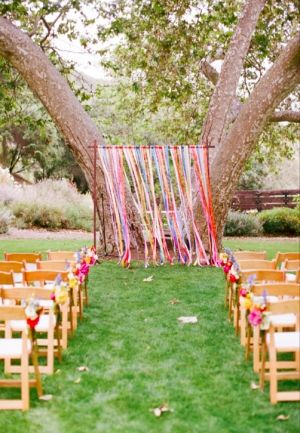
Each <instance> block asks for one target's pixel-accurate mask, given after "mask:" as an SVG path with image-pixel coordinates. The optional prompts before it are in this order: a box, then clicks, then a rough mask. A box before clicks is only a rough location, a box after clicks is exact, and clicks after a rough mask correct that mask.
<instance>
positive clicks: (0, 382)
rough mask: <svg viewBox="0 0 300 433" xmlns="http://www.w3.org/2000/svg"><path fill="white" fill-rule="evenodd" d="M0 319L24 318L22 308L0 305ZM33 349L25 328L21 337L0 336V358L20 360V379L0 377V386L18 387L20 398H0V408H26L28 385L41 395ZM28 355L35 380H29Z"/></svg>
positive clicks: (27, 404) (27, 407) (27, 406)
mask: <svg viewBox="0 0 300 433" xmlns="http://www.w3.org/2000/svg"><path fill="white" fill-rule="evenodd" d="M0 320H1V321H4V322H7V321H10V320H26V316H25V311H24V308H23V307H20V306H0ZM34 350H35V347H34V344H33V342H32V340H31V339H30V338H28V336H27V329H24V330H23V331H22V336H21V338H7V337H4V338H3V337H1V336H0V359H3V360H4V361H6V360H11V359H19V360H20V362H21V365H20V373H21V378H20V380H16V379H0V388H1V387H3V388H9V387H13V388H15V387H20V389H21V398H20V399H5V400H4V399H2V400H0V410H1V409H2V410H8V409H9V410H11V409H21V410H28V409H29V388H30V386H35V387H36V389H37V393H38V396H39V397H41V396H42V394H43V390H42V384H41V379H40V373H39V369H38V365H37V362H36V357H35V355H34ZM30 355H31V356H32V358H33V362H34V366H35V369H34V371H35V380H29V371H28V364H29V356H30Z"/></svg>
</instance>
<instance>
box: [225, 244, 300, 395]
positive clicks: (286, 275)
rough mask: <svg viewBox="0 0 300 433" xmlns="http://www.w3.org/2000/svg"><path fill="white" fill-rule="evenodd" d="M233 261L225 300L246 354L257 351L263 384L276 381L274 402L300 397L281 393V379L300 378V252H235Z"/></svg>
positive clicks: (272, 387)
mask: <svg viewBox="0 0 300 433" xmlns="http://www.w3.org/2000/svg"><path fill="white" fill-rule="evenodd" d="M232 261H234V264H233V266H232V269H233V271H231V269H230V270H229V271H228V272H227V273H225V275H226V283H225V304H226V305H227V306H228V316H229V319H230V320H232V321H233V324H234V327H235V332H236V335H239V336H240V341H241V344H242V345H243V346H244V347H245V355H246V358H247V359H248V358H249V356H250V352H251V351H252V353H253V369H254V371H255V372H257V373H259V375H260V386H261V388H263V387H264V383H265V380H266V379H267V380H270V400H271V403H277V402H278V401H287V400H292V401H293V400H300V392H298V391H278V383H279V381H280V380H287V379H296V378H297V379H300V334H299V320H300V319H299V310H300V281H299V269H300V253H278V254H277V255H276V258H275V259H274V260H266V252H264V251H260V252H255V251H238V252H234V253H233V254H232V256H231V254H229V258H228V262H229V265H230V266H231V262H232ZM225 266H226V264H224V263H223V268H224V271H226V268H225ZM227 270H228V269H227ZM262 318H263V320H262ZM249 319H251V320H250V321H251V322H252V326H251V324H250V323H249ZM253 325H254V326H253ZM265 327H266V328H268V329H264V328H265ZM282 352H292V353H293V359H292V360H289V361H286V360H282V356H281V355H279V354H280V353H282ZM277 355H279V356H277Z"/></svg>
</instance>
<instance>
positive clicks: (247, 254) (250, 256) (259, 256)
mask: <svg viewBox="0 0 300 433" xmlns="http://www.w3.org/2000/svg"><path fill="white" fill-rule="evenodd" d="M233 256H234V258H235V260H236V261H237V262H239V261H240V260H266V258H267V253H266V251H234V253H233Z"/></svg>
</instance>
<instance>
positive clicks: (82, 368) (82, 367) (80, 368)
mask: <svg viewBox="0 0 300 433" xmlns="http://www.w3.org/2000/svg"><path fill="white" fill-rule="evenodd" d="M78 371H89V367H86V366H85V365H82V366H81V367H78Z"/></svg>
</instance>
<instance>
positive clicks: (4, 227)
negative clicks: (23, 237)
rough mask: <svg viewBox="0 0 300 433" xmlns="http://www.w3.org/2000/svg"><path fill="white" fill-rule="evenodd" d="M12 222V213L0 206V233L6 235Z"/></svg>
mask: <svg viewBox="0 0 300 433" xmlns="http://www.w3.org/2000/svg"><path fill="white" fill-rule="evenodd" d="M11 221H12V213H11V211H10V210H9V209H8V208H5V207H2V206H0V233H1V234H2V233H7V232H8V229H9V225H10V223H11Z"/></svg>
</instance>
